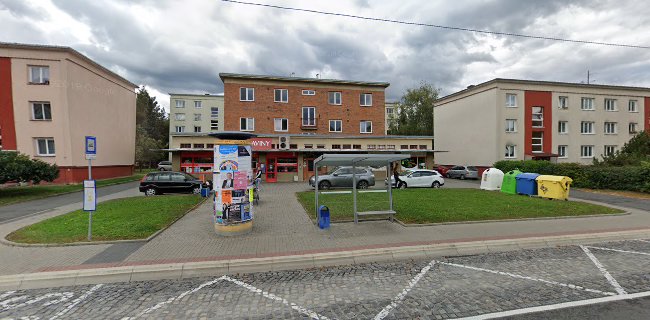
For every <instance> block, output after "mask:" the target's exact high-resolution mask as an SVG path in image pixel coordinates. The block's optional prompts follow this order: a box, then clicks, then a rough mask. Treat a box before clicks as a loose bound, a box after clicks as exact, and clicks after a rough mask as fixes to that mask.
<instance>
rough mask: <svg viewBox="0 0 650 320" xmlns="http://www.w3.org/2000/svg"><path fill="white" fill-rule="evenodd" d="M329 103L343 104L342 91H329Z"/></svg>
mask: <svg viewBox="0 0 650 320" xmlns="http://www.w3.org/2000/svg"><path fill="white" fill-rule="evenodd" d="M328 96H329V99H328V101H329V104H335V105H340V104H341V93H340V92H329V94H328Z"/></svg>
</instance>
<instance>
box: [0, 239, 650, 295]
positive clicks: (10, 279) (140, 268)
mask: <svg viewBox="0 0 650 320" xmlns="http://www.w3.org/2000/svg"><path fill="white" fill-rule="evenodd" d="M648 237H650V229H642V230H633V231H618V232H603V233H593V234H580V235H561V236H548V237H529V238H516V239H504V240H487V241H467V242H455V243H435V244H427V245H415V246H402V247H385V248H375V249H362V250H349V251H332V252H324V253H316V254H298V255H285V256H275V257H264V258H250V259H229V260H214V261H201V262H184V263H183V262H181V263H166V264H165V263H161V264H147V265H134V266H120V267H107V268H96V269H77V270H65V271H50V272H37V273H27V274H17V275H7V276H0V290H24V289H35V288H49V287H62V286H76V285H86V284H96V283H113V282H134V281H146V280H161V279H172V280H180V279H186V278H193V277H215V276H221V275H232V274H242V273H253V272H268V271H281V270H296V269H310V268H320V267H328V266H338V265H356V264H362V263H370V262H396V261H402V260H409V259H432V258H440V257H453V256H466V255H477V254H483V253H496V252H506V251H516V250H522V249H539V248H553V247H557V246H568V245H577V244H590V243H595V242H607V241H621V240H633V239H640V238H648Z"/></svg>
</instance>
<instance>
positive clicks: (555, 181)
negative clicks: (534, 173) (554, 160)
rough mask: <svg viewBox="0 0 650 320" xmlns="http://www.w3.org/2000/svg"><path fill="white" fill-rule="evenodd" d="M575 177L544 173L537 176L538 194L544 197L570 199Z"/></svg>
mask: <svg viewBox="0 0 650 320" xmlns="http://www.w3.org/2000/svg"><path fill="white" fill-rule="evenodd" d="M571 182H573V179H571V178H569V177H565V176H549V175H542V176H539V177H537V195H538V196H540V197H542V198H548V199H559V200H569V189H570V188H571Z"/></svg>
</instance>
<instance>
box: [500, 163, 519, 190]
mask: <svg viewBox="0 0 650 320" xmlns="http://www.w3.org/2000/svg"><path fill="white" fill-rule="evenodd" d="M520 174H521V171H519V170H517V169H515V170H512V171H508V172H507V173H506V174H504V175H503V182H502V183H501V192H503V193H509V194H516V193H517V179H515V178H516V177H517V175H520Z"/></svg>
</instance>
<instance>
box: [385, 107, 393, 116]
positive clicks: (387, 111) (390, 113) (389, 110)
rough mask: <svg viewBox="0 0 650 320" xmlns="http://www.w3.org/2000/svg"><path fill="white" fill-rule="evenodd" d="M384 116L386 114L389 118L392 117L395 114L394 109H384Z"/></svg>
mask: <svg viewBox="0 0 650 320" xmlns="http://www.w3.org/2000/svg"><path fill="white" fill-rule="evenodd" d="M386 114H387V115H388V116H389V117H392V116H393V115H394V114H395V108H394V107H388V108H386Z"/></svg>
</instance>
